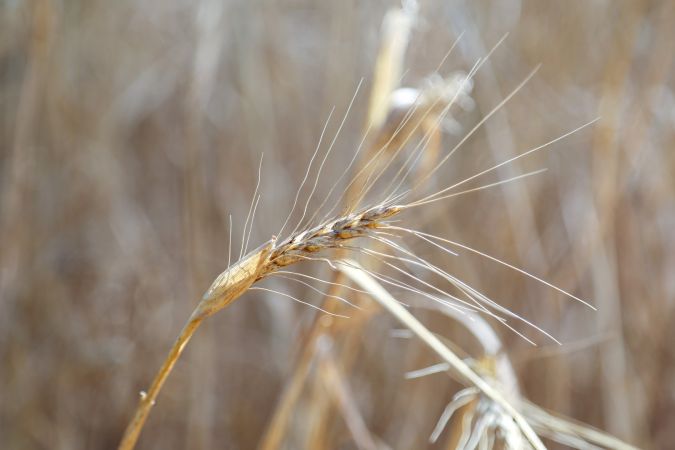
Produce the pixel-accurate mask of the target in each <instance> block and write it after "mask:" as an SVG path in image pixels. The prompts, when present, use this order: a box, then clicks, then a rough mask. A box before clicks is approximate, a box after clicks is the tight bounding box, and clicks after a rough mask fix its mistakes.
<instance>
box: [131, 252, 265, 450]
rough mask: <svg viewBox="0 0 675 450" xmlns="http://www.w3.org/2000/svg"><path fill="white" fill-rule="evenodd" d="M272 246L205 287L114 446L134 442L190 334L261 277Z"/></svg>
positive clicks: (242, 260) (248, 258)
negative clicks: (207, 287)
mask: <svg viewBox="0 0 675 450" xmlns="http://www.w3.org/2000/svg"><path fill="white" fill-rule="evenodd" d="M273 246H274V240H271V241H269V242H267V243H266V244H264V245H263V246H261V247H259V248H258V249H256V250H254V251H252V252H251V253H249V254H248V255H246V256H245V257H244V258H242V259H241V260H240V261H239V262H237V263H236V264H235V265H233V266H232V267H229V268H228V269H227V270H225V272H223V273H221V274H220V275H219V276H218V278H216V280H215V281H214V282H213V284H212V285H211V287H210V288H209V289H208V291H206V293H205V294H204V296H203V297H202V300H201V301H200V302H199V304H198V305H197V307H196V308H195V310H194V311H193V312H192V315H191V316H190V318H189V319H188V321H187V323H186V324H185V326H184V327H183V329H182V330H181V332H180V334H179V335H178V338H177V339H176V341H175V342H174V344H173V346H172V347H171V350H170V351H169V355H168V356H167V357H166V359H165V360H164V363H162V366H161V367H160V369H159V371H158V372H157V375H155V378H154V380H153V381H152V384H151V385H150V389H148V391H147V393H146V392H141V399H140V401H139V402H138V406H137V407H136V412H135V414H134V417H133V418H132V419H131V422H129V425H128V426H127V428H126V430H125V431H124V436H123V437H122V441H121V442H120V445H119V447H118V450H132V449H133V448H134V447H135V446H136V442H137V441H138V437H139V436H140V434H141V430H142V429H143V425H145V421H146V420H147V418H148V415H149V414H150V411H151V410H152V407H153V406H154V405H155V400H156V398H157V395H158V394H159V391H160V390H161V389H162V386H163V385H164V382H165V381H166V379H167V378H168V377H169V374H170V373H171V371H172V370H173V367H174V366H175V365H176V362H177V361H178V358H180V356H181V354H182V353H183V350H185V346H186V345H187V343H188V342H189V341H190V338H192V336H193V335H194V333H195V331H197V328H199V325H200V324H201V323H202V321H203V320H204V319H206V318H207V317H209V316H210V315H212V314H215V313H216V312H217V311H220V310H221V309H223V308H225V307H226V306H228V305H229V304H230V303H232V302H233V301H234V300H236V299H237V298H239V297H240V296H241V295H242V294H243V293H244V292H246V290H247V289H248V288H249V287H251V285H252V284H253V283H255V282H256V281H257V280H258V279H259V278H260V277H261V273H262V272H263V269H264V268H265V264H266V263H267V262H269V255H270V252H271V250H272V248H273Z"/></svg>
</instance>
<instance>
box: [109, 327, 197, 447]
mask: <svg viewBox="0 0 675 450" xmlns="http://www.w3.org/2000/svg"><path fill="white" fill-rule="evenodd" d="M203 320H204V317H194V318H193V317H190V320H188V322H187V323H186V324H185V326H184V327H183V329H182V330H181V332H180V334H179V335H178V338H177V339H176V342H174V344H173V347H171V351H170V352H169V355H168V356H167V357H166V359H165V360H164V363H163V364H162V367H160V369H159V371H158V372H157V375H155V379H154V380H153V381H152V384H151V385H150V389H148V391H147V393H146V392H144V391H141V399H140V401H139V402H138V406H137V407H136V413H135V414H134V417H133V419H131V422H129V425H128V426H127V429H126V430H125V431H124V437H123V438H122V442H120V445H119V450H131V449H133V448H134V446H135V445H136V441H138V436H139V435H140V434H141V430H142V429H143V425H144V424H145V421H146V419H147V418H148V415H149V414H150V410H151V409H152V407H153V406H155V399H156V398H157V394H159V391H160V389H162V386H163V385H164V382H165V381H166V379H167V378H168V376H169V374H170V373H171V370H172V369H173V366H174V365H175V364H176V362H177V361H178V358H180V355H181V354H182V353H183V350H184V349H185V346H186V345H187V343H188V342H189V341H190V338H191V337H192V335H193V334H194V333H195V331H197V328H198V327H199V325H200V324H201V323H202V321H203Z"/></svg>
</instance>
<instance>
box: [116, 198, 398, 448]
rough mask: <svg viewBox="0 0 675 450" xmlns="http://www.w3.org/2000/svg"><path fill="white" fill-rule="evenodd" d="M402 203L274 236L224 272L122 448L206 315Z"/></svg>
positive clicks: (363, 232)
mask: <svg viewBox="0 0 675 450" xmlns="http://www.w3.org/2000/svg"><path fill="white" fill-rule="evenodd" d="M402 208H403V207H400V206H395V205H377V206H374V207H371V208H367V209H365V210H363V211H361V212H358V213H353V214H349V215H346V216H342V217H339V218H337V219H333V220H329V221H326V222H323V223H322V224H320V225H318V226H315V227H313V228H310V229H307V230H305V231H301V232H299V233H295V234H294V235H292V236H290V237H289V238H287V239H285V240H283V241H280V242H279V241H278V240H277V239H276V238H272V239H271V240H270V241H268V242H267V243H265V244H264V245H262V246H261V247H259V248H258V249H256V250H254V251H252V252H251V253H249V254H247V255H246V256H244V257H243V258H242V259H240V260H239V261H238V262H237V263H235V264H234V265H233V266H231V267H229V268H228V269H227V270H225V271H224V272H223V273H221V274H220V275H219V276H218V278H216V280H215V281H214V282H213V284H212V285H211V287H210V288H209V289H208V290H207V291H206V293H205V294H204V296H203V297H202V299H201V301H200V302H199V304H198V305H197V307H196V308H195V310H194V311H193V313H192V314H191V315H190V318H189V319H188V321H187V323H186V324H185V326H184V327H183V329H182V330H181V332H180V334H179V335H178V338H177V339H176V341H175V342H174V344H173V346H172V347H171V350H170V351H169V355H168V356H167V357H166V359H165V360H164V362H163V363H162V366H161V367H160V369H159V371H158V372H157V375H155V378H154V380H153V381H152V384H151V385H150V388H149V389H148V391H147V392H141V398H140V401H139V403H138V406H137V408H136V412H135V414H134V417H133V418H132V420H131V422H130V423H129V425H128V426H127V428H126V430H125V432H124V436H123V437H122V441H121V442H120V445H119V447H118V448H119V450H131V449H133V448H134V446H135V445H136V441H138V437H139V435H140V433H141V430H142V429H143V425H144V424H145V421H146V420H147V418H148V415H149V414H150V411H151V410H152V407H153V406H154V405H155V400H156V399H157V395H158V394H159V391H160V390H161V389H162V386H163V385H164V382H165V381H166V379H167V378H168V376H169V374H170V373H171V370H172V369H173V367H174V365H175V364H176V362H177V361H178V359H179V358H180V356H181V354H182V353H183V350H184V349H185V346H186V345H187V343H188V342H189V341H190V338H191V337H192V336H193V335H194V333H195V331H196V330H197V328H199V325H200V324H201V323H202V321H203V320H204V319H206V318H207V317H209V316H211V315H213V314H215V313H216V312H218V311H220V310H221V309H223V308H225V307H226V306H228V305H229V304H230V303H232V302H233V301H234V300H236V299H237V298H239V297H240V296H241V295H242V294H244V293H245V292H246V291H247V290H248V289H249V288H251V286H252V285H253V283H255V282H256V281H259V280H261V279H263V278H265V277H266V276H267V275H270V274H271V273H273V272H275V271H277V270H279V269H281V268H283V267H286V266H289V265H291V264H294V263H296V262H300V261H305V260H308V259H314V258H315V256H314V255H315V254H316V253H318V252H320V251H322V250H326V249H335V248H339V247H341V246H342V245H343V243H344V242H345V241H347V240H350V239H354V238H357V237H363V236H367V235H368V234H369V233H370V232H371V231H372V230H373V229H377V228H384V227H386V226H388V224H387V223H386V222H384V221H385V220H386V219H387V218H389V217H391V216H394V215H395V214H398V213H399V212H400V211H401V209H402Z"/></svg>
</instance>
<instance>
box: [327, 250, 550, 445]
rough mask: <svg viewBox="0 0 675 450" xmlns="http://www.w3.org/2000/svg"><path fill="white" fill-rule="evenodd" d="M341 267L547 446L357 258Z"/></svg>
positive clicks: (531, 437)
mask: <svg viewBox="0 0 675 450" xmlns="http://www.w3.org/2000/svg"><path fill="white" fill-rule="evenodd" d="M337 266H338V267H339V269H340V270H341V271H342V272H343V273H345V274H346V275H347V276H348V277H349V278H350V279H351V280H352V281H354V283H356V284H357V285H359V287H361V288H362V289H364V290H366V291H368V292H370V294H371V296H372V297H373V298H374V299H375V300H376V301H377V302H378V303H380V304H381V305H382V306H383V307H384V308H385V309H386V310H387V311H389V312H390V313H391V314H392V315H394V316H395V317H396V318H397V319H398V320H399V321H400V322H401V323H402V324H403V325H405V326H406V327H408V328H409V329H410V330H411V331H412V332H413V333H415V335H416V336H417V337H419V338H420V339H422V341H423V342H424V343H425V344H426V345H428V346H429V347H430V348H431V349H433V350H434V351H435V352H436V353H437V354H438V355H439V356H440V357H441V358H442V359H443V360H444V361H445V362H447V363H448V364H450V365H451V367H452V368H453V370H454V371H456V372H457V373H458V374H459V375H460V376H461V377H462V378H464V379H465V380H466V381H467V382H469V383H471V384H472V385H474V386H475V387H477V388H478V389H480V390H481V392H482V393H483V394H484V395H485V396H487V397H488V398H490V399H491V400H493V401H494V402H495V403H497V404H498V405H499V406H501V407H502V408H503V409H504V410H505V411H506V412H507V413H508V414H510V415H511V417H512V418H513V420H514V422H516V424H517V425H518V427H519V428H520V430H521V432H522V433H523V435H524V436H525V437H526V438H527V440H528V441H529V442H530V444H532V446H533V447H534V448H535V449H539V450H541V449H545V448H546V447H545V446H544V444H543V443H542V442H541V440H540V439H539V437H538V436H537V434H536V433H535V432H534V430H533V429H532V427H531V426H530V425H529V424H528V423H527V421H526V420H525V418H524V417H523V416H522V415H521V414H520V413H519V412H518V411H517V410H516V408H514V407H513V406H512V405H511V404H510V403H509V402H508V401H507V400H506V399H505V398H504V396H502V394H500V393H499V392H498V391H497V390H496V389H494V388H493V387H492V386H490V385H489V384H488V383H487V382H486V381H485V380H483V379H482V378H481V377H480V376H479V375H478V374H476V372H474V371H473V370H472V369H471V368H470V367H469V366H468V365H466V363H464V361H462V360H461V359H460V358H459V357H458V356H457V355H456V354H455V353H454V352H453V351H452V350H450V349H449V348H448V347H447V346H446V345H444V344H443V343H442V342H441V341H440V340H439V339H438V338H437V337H436V336H435V335H434V334H433V333H431V332H430V331H429V330H428V329H427V328H426V327H425V326H424V325H422V323H421V322H420V321H418V320H417V319H416V318H415V317H414V316H413V315H412V314H410V312H408V310H407V309H405V308H404V307H403V306H401V304H400V303H399V302H398V301H396V300H395V299H394V298H393V297H392V296H391V295H390V294H389V292H387V290H386V289H384V288H383V287H382V286H381V285H380V284H379V283H378V282H377V281H376V280H375V279H374V278H372V277H371V276H370V275H368V273H367V272H366V271H365V270H364V269H362V268H361V267H360V266H359V265H358V263H356V262H355V261H350V260H347V261H344V262H339V263H338V264H337Z"/></svg>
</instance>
